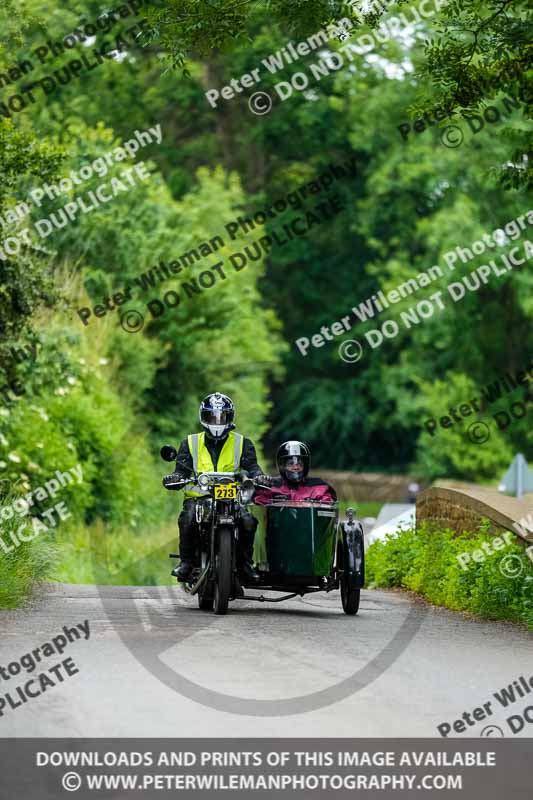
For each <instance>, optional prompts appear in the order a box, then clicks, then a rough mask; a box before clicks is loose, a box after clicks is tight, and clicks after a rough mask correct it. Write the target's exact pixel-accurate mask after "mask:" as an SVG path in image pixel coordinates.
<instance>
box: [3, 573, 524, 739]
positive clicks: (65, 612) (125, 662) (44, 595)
mask: <svg viewBox="0 0 533 800" xmlns="http://www.w3.org/2000/svg"><path fill="white" fill-rule="evenodd" d="M86 619H87V620H89V624H90V631H91V636H90V638H89V640H87V641H82V640H80V641H76V642H74V643H72V644H70V645H69V646H68V647H67V649H66V650H65V653H64V655H63V658H66V657H67V656H70V657H72V658H73V659H74V661H75V663H76V665H77V667H78V668H79V673H78V674H76V675H74V676H73V677H70V678H68V679H66V680H65V681H64V682H63V683H61V684H59V685H57V686H55V687H54V688H50V689H48V690H47V691H46V693H44V694H42V695H41V696H39V697H37V698H35V699H33V700H31V701H30V702H28V703H26V704H25V705H23V706H21V707H20V708H17V709H16V710H6V709H4V716H3V717H0V737H3V736H56V737H59V736H106V735H109V736H142V735H146V736H206V735H207V736H354V737H357V736H377V737H385V736H391V737H409V736H434V735H438V734H437V725H439V724H441V723H443V722H445V721H449V722H453V720H455V719H456V718H458V717H460V716H461V714H462V713H463V712H464V711H467V710H468V711H472V710H473V709H474V708H475V707H478V706H481V705H483V703H486V702H487V701H488V700H492V701H493V707H494V712H495V713H494V714H493V716H492V717H491V718H489V719H487V720H486V721H483V722H479V723H476V724H475V726H474V727H472V728H469V729H468V732H467V733H465V734H464V735H465V736H466V735H471V736H476V735H479V734H480V732H481V730H482V729H483V728H484V727H485V726H486V725H487V724H488V723H494V724H498V725H500V726H501V727H502V729H503V728H504V727H506V726H505V719H506V717H507V716H509V715H510V714H511V713H518V712H519V711H520V710H522V709H523V708H525V706H526V705H527V704H528V702H527V701H528V698H527V696H526V697H525V698H524V699H522V700H520V701H519V702H517V703H516V704H515V705H513V707H512V709H511V710H507V711H506V710H504V709H503V708H501V707H499V706H498V704H497V702H496V701H495V700H494V698H493V697H492V693H493V692H495V691H499V690H500V689H501V688H502V687H504V686H506V685H508V684H509V683H511V682H512V681H513V680H515V679H517V678H518V677H519V676H520V675H523V676H524V677H526V678H528V679H529V678H530V677H531V676H532V675H533V658H532V655H533V646H532V638H533V637H532V636H531V635H530V634H528V633H527V632H526V631H525V630H524V629H522V628H520V627H518V626H513V625H503V624H496V623H489V622H479V621H475V620H472V619H469V618H466V617H464V616H462V615H460V614H456V613H453V612H449V611H446V610H443V609H438V608H432V607H430V606H427V605H426V604H424V603H422V602H420V601H418V600H415V599H413V598H412V597H410V596H409V595H407V594H405V593H396V592H386V591H364V592H363V597H362V603H361V610H360V613H359V615H358V616H357V617H347V616H345V615H344V614H343V613H342V610H341V604H340V598H339V595H338V593H336V592H334V593H333V592H332V593H331V594H329V595H325V594H316V595H312V596H308V597H307V598H304V599H296V600H290V601H288V602H286V603H283V604H279V605H266V604H259V603H251V602H246V601H240V602H239V603H234V604H232V611H231V613H230V614H229V615H228V616H227V617H215V616H214V615H212V614H206V613H204V612H201V611H199V610H198V609H197V607H196V601H195V600H194V599H193V598H189V597H188V596H187V595H185V594H184V593H183V592H182V590H181V589H178V588H176V587H169V588H166V587H162V589H158V588H155V587H151V588H146V587H105V588H102V589H101V591H100V592H98V590H97V589H96V588H95V587H90V586H86V587H83V586H65V585H55V586H53V585H51V586H45V587H43V588H42V589H41V591H40V594H39V595H38V596H37V597H36V598H35V600H34V601H33V603H32V605H31V606H30V607H28V608H26V609H24V610H17V611H0V632H1V638H0V665H4V666H5V665H6V664H8V663H9V662H10V661H12V660H18V659H20V657H21V656H23V655H24V653H26V652H27V651H28V650H32V649H34V648H36V647H38V646H40V645H42V644H43V643H44V642H46V641H47V640H49V639H50V638H51V637H53V636H55V635H57V634H59V633H60V631H61V628H62V627H63V626H64V625H71V626H72V625H76V624H77V623H78V622H80V623H81V622H83V621H84V620H86ZM402 626H403V628H402ZM400 630H401V631H402V633H398V631H400ZM402 637H403V638H402ZM409 637H413V638H412V639H411V641H409ZM391 642H393V644H392V645H391V644H390V643H391ZM387 645H389V646H388V649H386V650H385V651H384V652H382V651H383V648H385V647H386V646H387ZM402 646H404V647H405V649H404V650H403V652H402V653H401V654H399V655H398V656H397V657H396V651H397V650H398V649H400V648H401V647H402ZM394 658H396V660H394ZM158 659H159V660H158ZM58 660H59V659H58V656H57V655H56V656H52V657H51V658H49V659H48V661H47V663H46V665H45V668H48V667H49V666H51V665H53V664H55V663H57V662H58ZM391 660H392V663H391V664H389V662H390V661H391ZM153 664H156V669H158V670H159V672H160V676H159V677H157V676H156V675H154V674H152V671H150V670H152V667H153ZM146 665H147V666H148V668H147V666H146ZM176 671H178V672H179V675H180V676H182V677H181V678H180V677H176ZM354 673H356V678H355V679H354V678H352V677H351V676H353V675H354ZM19 677H20V676H19ZM30 677H31V676H30ZM25 680H26V675H25V674H24V676H23V680H22V681H21V680H19V679H16V680H15V679H12V680H10V681H5V680H0V695H1V694H3V693H5V692H6V691H7V690H8V689H9V688H11V689H14V684H15V683H17V681H18V683H22V682H23V681H25ZM343 681H344V683H345V685H346V684H349V683H350V681H352V683H353V682H354V681H355V688H357V687H358V686H363V688H359V690H358V691H355V693H351V694H348V696H346V697H344V698H343V699H335V698H333V700H332V699H331V698H329V692H327V691H326V690H328V689H329V688H330V687H332V686H338V685H339V684H341V689H338V690H334V691H341V693H342V682H343ZM368 681H370V683H367V682H368ZM176 683H178V684H179V685H180V686H183V687H185V692H186V693H190V691H193V692H194V693H195V694H194V696H197V695H198V692H202V687H203V690H204V694H208V691H205V690H212V691H218V692H220V693H223V694H224V695H233V696H236V697H240V698H243V699H241V700H230V701H228V702H229V703H230V704H233V705H232V708H233V711H234V712H235V713H232V712H229V711H227V710H224V711H221V710H215V709H213V708H211V707H209V706H205V705H202V704H201V703H199V702H196V701H195V700H192V699H190V697H185V696H183V694H179V693H178V692H176V691H174V690H173V689H172V688H170V687H171V685H173V684H176ZM365 683H367V685H364V684H365ZM191 686H192V687H193V688H192V690H191V688H190V687H191ZM198 687H200V688H198ZM353 688H354V686H352V689H353ZM317 692H322V695H319V696H318V697H319V700H320V698H322V699H321V700H320V702H323V703H328V702H329V704H326V705H323V707H317V708H315V710H312V711H308V712H307V713H294V714H289V715H287V714H286V713H285V712H286V710H287V709H288V704H289V703H290V702H293V701H291V700H290V698H293V697H295V696H302V695H307V696H308V697H311V696H312V697H313V698H315V699H314V700H312V701H311V702H316V703H318V702H319V700H317V699H316V693H317ZM344 693H346V692H344ZM213 697H214V698H215V704H216V703H222V707H224V702H225V699H224V698H222V699H220V697H219V696H218V695H212V696H211V699H212V698H213ZM328 698H329V699H328ZM265 700H271V701H278V703H277V704H272V705H270V704H268V703H264V702H263V703H261V701H265ZM279 701H281V703H280V702H279ZM286 704H287V705H286ZM529 704H530V705H533V691H532V693H531V695H529ZM258 708H259V709H261V710H260V712H259V713H260V714H261V715H260V716H257V715H255V711H256V710H257V709H258ZM281 709H284V711H281ZM273 711H274V712H275V716H269V714H271V713H272V712H273ZM528 729H529V730H528ZM506 735H510V733H509V732H508V727H507V728H506ZM522 735H525V736H532V735H533V724H528V725H526V726H525V729H524V730H523V732H522Z"/></svg>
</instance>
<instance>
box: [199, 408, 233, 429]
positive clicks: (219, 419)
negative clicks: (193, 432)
mask: <svg viewBox="0 0 533 800" xmlns="http://www.w3.org/2000/svg"><path fill="white" fill-rule="evenodd" d="M232 419H233V412H232V411H223V410H220V409H219V410H211V409H209V410H208V409H205V410H204V411H203V412H202V421H203V422H205V424H206V425H228V424H229V423H230V422H231V421H232Z"/></svg>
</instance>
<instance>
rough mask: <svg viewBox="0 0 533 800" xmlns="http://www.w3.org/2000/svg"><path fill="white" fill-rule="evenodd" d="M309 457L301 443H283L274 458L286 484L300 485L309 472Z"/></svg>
mask: <svg viewBox="0 0 533 800" xmlns="http://www.w3.org/2000/svg"><path fill="white" fill-rule="evenodd" d="M310 457H311V456H310V453H309V448H308V447H307V445H306V444H304V443H303V442H297V441H290V442H284V443H283V444H282V445H281V447H280V448H279V450H278V454H277V456H276V463H277V465H278V469H279V474H280V475H281V477H282V478H285V480H286V481H287V483H293V484H296V485H297V484H299V483H301V482H302V481H303V479H304V478H305V477H306V475H307V473H308V472H309V461H310Z"/></svg>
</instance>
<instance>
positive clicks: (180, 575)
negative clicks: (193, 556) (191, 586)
mask: <svg viewBox="0 0 533 800" xmlns="http://www.w3.org/2000/svg"><path fill="white" fill-rule="evenodd" d="M193 569H194V564H193V562H192V561H190V560H189V559H188V558H184V559H182V562H181V564H180V565H179V567H174V569H173V570H172V572H171V575H173V576H174V577H175V578H177V579H178V580H179V581H187V580H188V579H189V578H190V576H191V573H192V571H193Z"/></svg>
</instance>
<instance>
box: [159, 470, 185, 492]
mask: <svg viewBox="0 0 533 800" xmlns="http://www.w3.org/2000/svg"><path fill="white" fill-rule="evenodd" d="M182 480H183V475H180V474H179V472H173V473H172V475H165V477H164V478H163V486H165V488H168V489H178V488H179V489H181V486H179V487H178V486H169V484H172V483H178V481H180V482H181V481H182Z"/></svg>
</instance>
